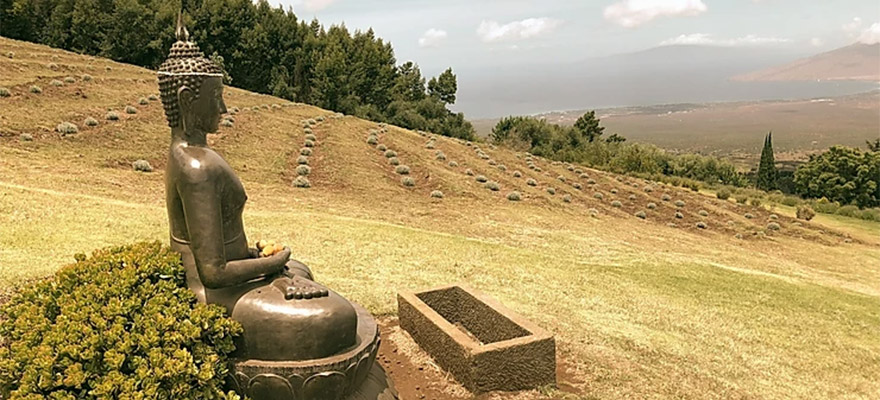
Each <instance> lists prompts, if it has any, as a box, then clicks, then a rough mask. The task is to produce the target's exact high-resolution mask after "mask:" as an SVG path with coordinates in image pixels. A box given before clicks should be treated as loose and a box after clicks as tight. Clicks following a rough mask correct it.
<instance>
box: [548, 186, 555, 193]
mask: <svg viewBox="0 0 880 400" xmlns="http://www.w3.org/2000/svg"><path fill="white" fill-rule="evenodd" d="M547 193H550V194H551V195H554V194H556V188H552V187H548V188H547Z"/></svg>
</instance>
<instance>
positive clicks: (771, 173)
mask: <svg viewBox="0 0 880 400" xmlns="http://www.w3.org/2000/svg"><path fill="white" fill-rule="evenodd" d="M776 175H777V173H776V161H774V159H773V132H770V133H768V134H767V136H765V137H764V149H762V150H761V162H760V163H759V164H758V181H757V182H756V184H755V186H757V187H758V189H761V190H767V191H770V190H774V189H776Z"/></svg>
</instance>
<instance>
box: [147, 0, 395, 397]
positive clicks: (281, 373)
mask: <svg viewBox="0 0 880 400" xmlns="http://www.w3.org/2000/svg"><path fill="white" fill-rule="evenodd" d="M177 39H178V40H177V42H176V43H174V45H173V46H172V47H171V52H170V55H169V57H168V59H167V60H166V61H165V62H164V63H163V64H162V66H161V68H160V69H159V91H160V93H161V96H162V104H163V106H164V108H165V114H166V116H167V118H168V124H169V126H170V127H171V147H170V149H169V152H168V164H167V168H166V171H165V174H166V175H165V182H166V185H165V189H166V206H167V210H168V220H169V224H170V233H171V247H172V248H173V249H174V250H175V251H177V252H179V253H180V254H181V256H182V259H183V264H184V267H185V269H186V279H187V285H188V286H189V287H190V289H192V290H193V291H194V292H195V293H196V295H197V297H198V299H199V301H201V302H205V303H210V304H219V305H221V306H223V307H225V308H226V310H227V312H228V314H229V315H230V316H231V317H232V318H233V319H235V320H236V321H238V322H239V323H241V324H242V326H243V328H244V333H243V335H242V337H241V338H239V340H238V341H237V343H236V351H235V354H234V355H233V356H234V360H233V366H232V367H233V368H232V369H233V377H232V379H230V384H231V386H233V388H234V389H236V390H237V391H238V392H239V394H242V395H247V396H249V397H250V398H251V399H254V400H263V399H267V400H268V399H272V400H275V399H278V400H281V399H285V400H286V399H290V400H292V399H304V400H305V399H334V400H337V399H365V400H366V399H371V400H375V399H396V394H395V392H394V389H393V387H391V386H392V385H391V384H390V382H389V381H388V380H387V378H386V377H385V373H384V371H383V370H382V369H381V367H380V366H379V365H378V363H375V362H374V360H375V358H376V352H377V351H378V347H379V335H378V329H377V325H376V322H375V320H374V319H373V317H372V316H371V315H370V314H369V313H368V312H367V311H366V310H364V309H363V308H362V307H360V306H358V305H356V304H353V303H350V302H349V301H348V300H346V299H345V298H343V297H342V296H340V295H338V294H336V293H335V292H333V291H331V290H329V289H327V288H326V287H324V286H323V285H321V284H319V283H317V282H315V281H313V278H312V273H311V271H310V270H309V268H308V267H306V266H305V265H303V264H302V263H300V262H297V261H295V260H291V259H290V249H288V248H284V249H283V250H282V251H279V252H277V253H276V254H274V255H272V256H269V257H259V255H258V252H257V251H256V249H253V248H249V247H248V241H247V238H246V236H245V233H244V226H243V223H242V210H243V208H244V205H245V202H246V200H247V195H246V194H245V191H244V187H243V186H242V183H241V181H240V180H239V179H238V177H237V176H236V174H235V172H234V171H233V170H232V168H231V167H230V166H229V164H227V163H226V161H225V160H224V159H223V158H222V157H221V156H220V155H218V154H217V153H216V152H214V151H213V150H212V149H210V148H209V147H208V146H207V141H206V135H207V134H208V133H211V132H215V131H216V130H217V128H218V124H219V121H220V117H221V115H222V114H224V113H226V105H225V104H224V102H223V82H222V72H221V70H220V68H219V67H217V66H216V65H214V64H213V63H212V62H211V61H210V60H208V59H207V58H205V57H204V54H203V53H202V52H201V51H200V50H199V47H198V46H197V45H196V44H195V43H193V42H191V41H189V35H188V33H187V31H186V28H185V27H184V26H183V23H182V16H181V17H178V26H177Z"/></svg>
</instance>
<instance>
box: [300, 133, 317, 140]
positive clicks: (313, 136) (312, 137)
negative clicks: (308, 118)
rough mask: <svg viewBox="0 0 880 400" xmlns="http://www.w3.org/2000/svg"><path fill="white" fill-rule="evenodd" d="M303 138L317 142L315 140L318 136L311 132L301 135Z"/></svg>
mask: <svg viewBox="0 0 880 400" xmlns="http://www.w3.org/2000/svg"><path fill="white" fill-rule="evenodd" d="M303 139H305V140H311V141H313V142H317V141H318V137H317V136H315V135H314V134H312V133H307V134H306V135H305V136H304V137H303Z"/></svg>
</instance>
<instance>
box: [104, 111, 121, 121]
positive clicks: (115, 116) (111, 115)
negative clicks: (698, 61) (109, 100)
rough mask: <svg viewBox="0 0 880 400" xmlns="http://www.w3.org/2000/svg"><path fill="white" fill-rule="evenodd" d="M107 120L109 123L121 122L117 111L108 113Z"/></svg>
mask: <svg viewBox="0 0 880 400" xmlns="http://www.w3.org/2000/svg"><path fill="white" fill-rule="evenodd" d="M106 118H107V120H108V121H119V113H117V112H116V111H109V112H107V117H106Z"/></svg>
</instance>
